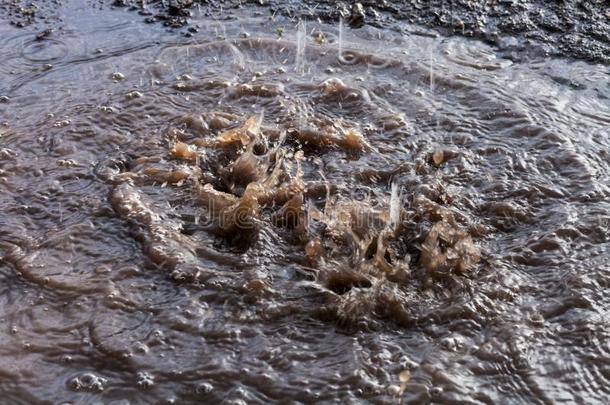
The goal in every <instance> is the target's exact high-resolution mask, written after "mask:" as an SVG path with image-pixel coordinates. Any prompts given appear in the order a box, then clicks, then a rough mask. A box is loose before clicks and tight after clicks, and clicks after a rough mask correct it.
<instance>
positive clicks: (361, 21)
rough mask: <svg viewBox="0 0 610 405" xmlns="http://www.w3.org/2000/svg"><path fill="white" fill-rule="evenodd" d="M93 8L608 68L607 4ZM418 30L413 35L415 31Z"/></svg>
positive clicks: (28, 8)
mask: <svg viewBox="0 0 610 405" xmlns="http://www.w3.org/2000/svg"><path fill="white" fill-rule="evenodd" d="M58 4H60V0H54V1H44V0H37V1H30V2H21V1H9V2H7V3H6V4H5V5H4V6H3V7H4V9H5V10H7V15H8V18H9V19H10V21H11V22H12V23H13V24H16V25H18V26H23V25H27V24H30V23H31V22H33V21H39V22H45V23H47V22H48V21H51V22H56V21H57V20H59V19H60V17H58V16H57V13H55V12H54V10H55V9H56V8H57V6H58ZM89 5H90V6H94V7H97V6H100V5H103V6H105V7H109V6H113V7H123V8H126V9H129V10H131V11H132V12H134V13H138V14H139V15H141V16H142V20H143V21H144V22H148V23H154V22H158V23H162V24H164V25H165V26H168V27H171V28H173V29H178V30H180V29H181V28H182V27H184V28H182V30H183V31H182V32H183V34H184V35H186V36H191V35H193V33H195V32H197V31H198V29H199V28H198V27H197V24H196V23H193V21H192V18H190V17H191V16H192V15H194V13H203V14H205V15H206V16H208V17H211V18H218V19H220V20H231V19H235V18H237V15H239V14H240V13H241V12H242V10H243V9H247V10H249V12H251V13H254V14H260V15H262V16H268V17H269V18H270V19H273V18H275V17H276V16H279V15H282V16H284V17H287V18H289V19H291V20H295V19H305V20H309V21H323V22H326V23H331V24H336V23H337V22H338V21H339V19H343V20H345V22H346V24H348V25H349V26H350V27H352V28H359V27H362V26H364V25H371V26H374V27H378V28H385V29H391V30H396V31H398V32H404V30H405V27H404V22H408V23H409V24H414V25H417V26H420V27H428V28H430V29H431V30H430V31H426V30H423V31H422V32H423V33H426V34H428V35H439V34H440V35H445V36H451V35H460V36H465V37H470V38H477V39H481V40H484V41H485V42H487V43H489V44H491V45H494V46H495V47H497V49H498V50H499V51H500V52H501V54H502V56H504V57H507V58H510V59H512V60H516V61H518V60H523V59H532V58H538V57H546V56H562V57H570V58H575V59H583V60H587V61H591V62H598V63H606V64H607V63H610V56H609V55H610V11H609V10H610V3H609V2H608V1H607V0H595V1H584V0H569V1H560V2H548V1H530V0H527V1H525V0H509V1H484V2H482V1H469V0H468V1H465V0H455V1H453V0H451V1H409V2H404V1H385V0H384V1H381V2H380V1H360V2H357V1H339V2H335V1H309V0H304V1H301V0H297V1H288V2H286V1H274V0H249V1H232V0H229V1H197V0H195V1H191V0H189V1H181V0H176V1H174V0H171V1H158V0H153V1H145V2H144V1H140V0H118V1H111V0H107V1H99V2H95V1H90V2H89ZM417 29H418V28H415V30H417Z"/></svg>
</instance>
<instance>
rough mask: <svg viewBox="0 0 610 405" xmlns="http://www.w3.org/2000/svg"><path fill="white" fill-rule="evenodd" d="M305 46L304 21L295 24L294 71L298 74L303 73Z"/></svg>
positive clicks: (305, 32) (305, 28)
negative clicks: (295, 51) (295, 50)
mask: <svg viewBox="0 0 610 405" xmlns="http://www.w3.org/2000/svg"><path fill="white" fill-rule="evenodd" d="M306 45H307V27H306V24H305V22H304V21H299V23H298V24H297V54H296V66H295V70H296V72H297V73H299V74H304V73H305V46H306Z"/></svg>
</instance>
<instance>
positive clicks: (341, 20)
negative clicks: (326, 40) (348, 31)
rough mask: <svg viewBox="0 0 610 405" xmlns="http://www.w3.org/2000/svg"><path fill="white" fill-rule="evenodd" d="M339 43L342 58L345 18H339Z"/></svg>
mask: <svg viewBox="0 0 610 405" xmlns="http://www.w3.org/2000/svg"><path fill="white" fill-rule="evenodd" d="M337 45H338V49H339V59H341V55H342V54H343V18H339V40H338V44H337Z"/></svg>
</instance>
